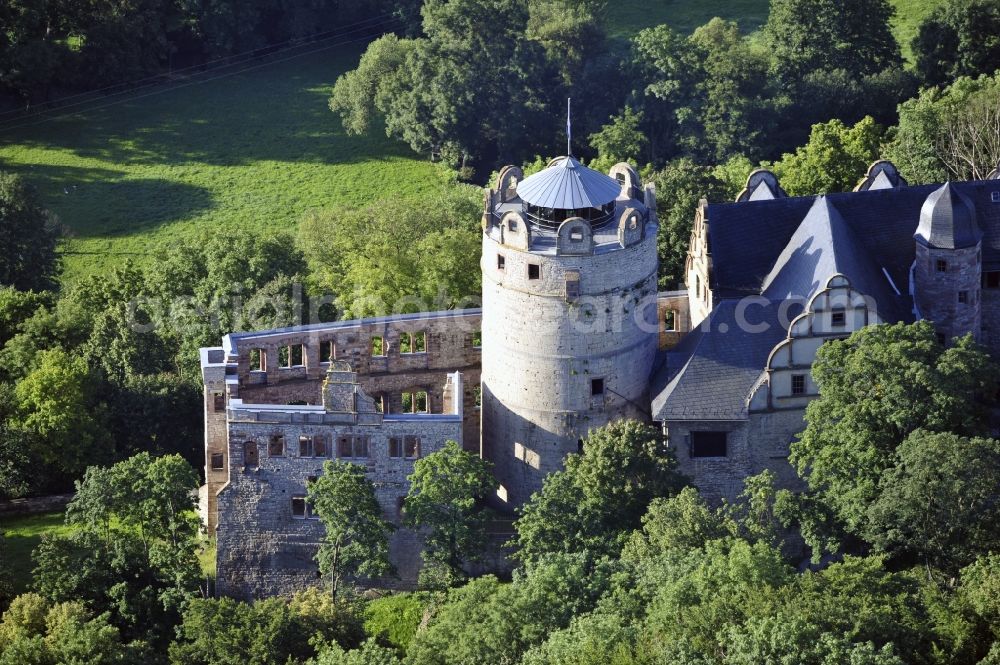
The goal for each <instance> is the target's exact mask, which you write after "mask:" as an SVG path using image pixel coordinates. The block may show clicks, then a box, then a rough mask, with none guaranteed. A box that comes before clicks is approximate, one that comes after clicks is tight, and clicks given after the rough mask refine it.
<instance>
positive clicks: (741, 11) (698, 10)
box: [606, 0, 770, 38]
mask: <svg viewBox="0 0 1000 665" xmlns="http://www.w3.org/2000/svg"><path fill="white" fill-rule="evenodd" d="M769 4H770V3H769V0H725V1H724V2H706V1H705V0H650V1H648V2H643V0H625V1H624V2H610V3H608V8H607V10H606V11H607V17H608V22H609V24H610V25H609V31H610V32H611V34H613V35H615V36H616V37H626V38H627V37H630V36H632V35H633V34H635V33H636V32H638V31H639V30H642V29H643V28H648V27H651V26H654V25H660V24H662V23H667V24H669V25H671V26H672V27H673V28H674V29H676V30H679V31H681V32H685V33H687V32H691V31H692V30H694V29H695V28H697V27H698V26H700V25H704V24H705V23H708V21H709V20H710V19H711V18H713V17H715V16H720V17H722V18H724V19H727V20H730V21H737V22H738V23H739V24H740V27H741V28H742V29H743V30H744V31H747V32H751V31H753V30H756V29H757V28H759V27H760V26H762V25H764V22H765V21H767V8H768V5H769Z"/></svg>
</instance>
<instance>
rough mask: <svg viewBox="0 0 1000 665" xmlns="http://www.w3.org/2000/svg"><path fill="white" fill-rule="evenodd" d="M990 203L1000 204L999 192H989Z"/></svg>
mask: <svg viewBox="0 0 1000 665" xmlns="http://www.w3.org/2000/svg"><path fill="white" fill-rule="evenodd" d="M990 201H992V202H993V203H1000V192H990Z"/></svg>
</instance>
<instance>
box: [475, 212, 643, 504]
mask: <svg viewBox="0 0 1000 665" xmlns="http://www.w3.org/2000/svg"><path fill="white" fill-rule="evenodd" d="M657 228H658V227H657V224H656V219H655V215H651V219H650V221H649V222H648V223H647V224H646V227H645V235H644V236H643V238H642V239H641V240H639V241H638V242H637V243H635V244H632V245H630V246H628V247H620V246H618V247H615V246H612V247H599V248H598V249H597V250H596V251H595V253H594V254H586V255H559V254H555V253H546V252H544V251H526V250H523V249H518V248H516V247H511V246H510V245H507V244H502V243H501V242H498V241H497V240H496V239H495V238H494V237H493V236H492V235H491V234H490V233H489V232H486V233H484V234H483V258H482V262H481V267H482V271H483V312H484V317H483V351H484V353H483V372H482V384H483V386H482V390H483V411H482V441H483V443H482V446H483V451H484V456H487V457H488V458H489V459H491V460H492V461H493V462H494V464H495V467H494V468H495V473H496V476H497V479H498V480H499V482H500V484H501V488H500V490H499V492H498V496H499V499H500V501H501V503H502V507H506V508H511V507H515V506H518V505H520V504H522V503H523V502H524V501H526V500H527V499H528V498H529V497H530V495H531V493H532V492H534V491H536V490H538V489H540V488H541V485H542V481H543V479H544V477H545V476H546V475H547V474H548V473H551V472H552V471H555V470H557V469H560V468H561V467H562V461H563V459H564V458H565V456H566V455H567V454H569V453H575V452H577V451H578V450H579V442H580V440H582V439H584V438H586V436H587V434H588V432H589V430H590V429H592V428H594V427H600V426H602V425H605V424H607V423H608V422H610V421H612V420H616V419H621V418H641V419H648V418H649V415H648V409H649V400H648V378H649V372H650V370H651V368H652V365H653V359H654V355H655V353H656V346H657V337H658V332H659V327H658V325H657V321H656V278H657V253H656V234H657ZM498 255H502V256H503V257H504V261H503V267H502V268H501V267H500V262H499V261H498V259H497V256H498ZM531 264H534V265H537V266H538V276H537V279H536V278H533V277H532V273H531V271H530V270H529V265H531ZM568 282H574V283H575V284H574V289H575V293H573V294H570V293H569V292H568V291H567V289H568V286H567V283H568ZM594 379H601V380H603V394H601V395H593V394H592V381H593V380H594Z"/></svg>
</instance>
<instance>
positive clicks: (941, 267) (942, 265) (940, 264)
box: [934, 259, 948, 272]
mask: <svg viewBox="0 0 1000 665" xmlns="http://www.w3.org/2000/svg"><path fill="white" fill-rule="evenodd" d="M934 265H935V266H936V269H937V271H938V272H948V262H947V261H945V260H944V259H938V260H937V261H936V262H935V264H934Z"/></svg>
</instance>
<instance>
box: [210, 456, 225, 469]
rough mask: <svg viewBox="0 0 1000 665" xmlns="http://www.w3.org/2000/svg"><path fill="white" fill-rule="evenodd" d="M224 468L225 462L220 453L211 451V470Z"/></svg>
mask: <svg viewBox="0 0 1000 665" xmlns="http://www.w3.org/2000/svg"><path fill="white" fill-rule="evenodd" d="M225 468H226V462H225V458H224V457H223V456H222V453H212V471H222V470H223V469H225Z"/></svg>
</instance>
